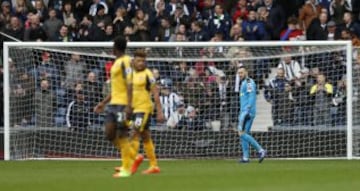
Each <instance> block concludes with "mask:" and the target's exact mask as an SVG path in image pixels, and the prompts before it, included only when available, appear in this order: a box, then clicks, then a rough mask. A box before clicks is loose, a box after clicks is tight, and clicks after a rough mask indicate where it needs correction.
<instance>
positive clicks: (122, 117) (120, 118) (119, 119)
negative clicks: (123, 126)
mask: <svg viewBox="0 0 360 191" xmlns="http://www.w3.org/2000/svg"><path fill="white" fill-rule="evenodd" d="M116 115H117V122H123V121H124V120H125V114H124V113H123V112H118V113H116Z"/></svg>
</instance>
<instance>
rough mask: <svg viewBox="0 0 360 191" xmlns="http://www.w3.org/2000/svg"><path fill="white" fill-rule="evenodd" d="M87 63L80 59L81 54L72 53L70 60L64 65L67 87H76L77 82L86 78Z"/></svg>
mask: <svg viewBox="0 0 360 191" xmlns="http://www.w3.org/2000/svg"><path fill="white" fill-rule="evenodd" d="M84 67H85V63H83V62H81V61H80V55H79V54H72V55H71V58H70V60H69V61H67V62H66V63H65V65H64V72H65V76H64V83H65V87H67V88H71V87H74V85H75V83H76V82H79V81H82V80H83V79H84V72H85V68H84Z"/></svg>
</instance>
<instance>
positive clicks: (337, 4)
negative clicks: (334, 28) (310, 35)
mask: <svg viewBox="0 0 360 191" xmlns="http://www.w3.org/2000/svg"><path fill="white" fill-rule="evenodd" d="M329 8H330V16H331V17H332V19H333V20H334V21H335V23H336V25H341V24H343V23H344V21H343V17H344V14H345V12H348V11H351V5H349V3H348V1H347V0H332V1H331V3H330V7H329Z"/></svg>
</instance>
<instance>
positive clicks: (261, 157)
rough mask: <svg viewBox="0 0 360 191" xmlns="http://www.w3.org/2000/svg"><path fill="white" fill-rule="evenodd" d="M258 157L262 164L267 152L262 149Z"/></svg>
mask: <svg viewBox="0 0 360 191" xmlns="http://www.w3.org/2000/svg"><path fill="white" fill-rule="evenodd" d="M258 155H259V163H262V161H263V160H264V159H265V156H266V151H265V150H264V149H262V150H260V151H259V153H258Z"/></svg>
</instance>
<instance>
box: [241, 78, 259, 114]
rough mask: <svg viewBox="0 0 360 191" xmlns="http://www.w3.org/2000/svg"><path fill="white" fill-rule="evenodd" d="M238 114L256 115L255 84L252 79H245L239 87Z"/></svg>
mask: <svg viewBox="0 0 360 191" xmlns="http://www.w3.org/2000/svg"><path fill="white" fill-rule="evenodd" d="M240 108H241V109H240V112H241V113H242V112H249V114H252V115H253V116H254V115H255V114H256V84H255V82H254V80H253V79H251V78H245V79H244V80H242V81H241V87H240Z"/></svg>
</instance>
